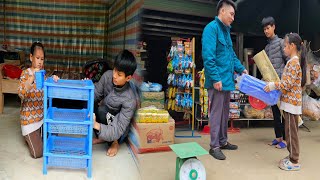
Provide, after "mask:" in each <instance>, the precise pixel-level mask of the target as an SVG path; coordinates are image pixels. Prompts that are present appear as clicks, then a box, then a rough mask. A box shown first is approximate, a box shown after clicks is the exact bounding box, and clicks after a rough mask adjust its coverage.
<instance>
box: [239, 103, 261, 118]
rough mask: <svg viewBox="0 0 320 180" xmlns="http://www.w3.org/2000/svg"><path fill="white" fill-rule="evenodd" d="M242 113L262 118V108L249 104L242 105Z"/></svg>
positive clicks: (250, 116)
mask: <svg viewBox="0 0 320 180" xmlns="http://www.w3.org/2000/svg"><path fill="white" fill-rule="evenodd" d="M243 114H244V116H245V117H246V118H252V119H264V110H257V109H254V108H253V107H251V106H250V105H246V106H244V111H243Z"/></svg>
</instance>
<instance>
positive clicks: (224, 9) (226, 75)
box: [202, 0, 247, 160]
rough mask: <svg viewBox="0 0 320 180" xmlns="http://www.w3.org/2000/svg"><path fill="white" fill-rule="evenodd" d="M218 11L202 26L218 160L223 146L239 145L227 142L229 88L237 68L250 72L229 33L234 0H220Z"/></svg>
mask: <svg viewBox="0 0 320 180" xmlns="http://www.w3.org/2000/svg"><path fill="white" fill-rule="evenodd" d="M217 13H218V16H216V17H215V20H213V21H212V22H210V23H209V24H208V25H207V26H206V27H205V28H204V30H203V34H202V58H203V63H204V72H205V88H206V89H208V94H209V100H210V103H211V104H210V136H211V142H210V151H209V153H210V154H211V155H212V156H213V157H214V158H216V159H218V160H225V159H226V156H225V155H224V154H223V153H222V151H221V149H228V150H236V149H238V146H236V145H233V144H230V143H229V142H228V136H227V131H228V119H229V102H230V91H232V90H234V89H235V84H234V72H237V73H240V74H241V73H245V74H247V70H245V68H244V66H243V65H242V64H241V62H240V60H239V59H238V58H237V57H236V54H235V52H234V50H233V46H232V41H231V37H230V28H231V26H230V25H231V23H232V22H233V21H234V15H235V4H234V3H233V2H232V1H231V0H220V1H219V2H218V5H217Z"/></svg>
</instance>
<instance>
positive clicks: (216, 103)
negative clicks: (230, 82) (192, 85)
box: [208, 88, 230, 149]
mask: <svg viewBox="0 0 320 180" xmlns="http://www.w3.org/2000/svg"><path fill="white" fill-rule="evenodd" d="M208 95H209V100H210V117H209V120H210V136H211V142H210V147H211V148H212V149H215V148H219V147H221V146H223V145H225V144H226V143H227V140H228V120H229V102H230V91H217V90H215V89H214V88H212V89H208Z"/></svg>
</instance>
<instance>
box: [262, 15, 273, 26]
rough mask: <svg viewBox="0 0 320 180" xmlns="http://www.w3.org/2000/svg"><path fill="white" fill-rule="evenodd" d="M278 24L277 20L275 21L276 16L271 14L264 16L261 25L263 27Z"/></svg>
mask: <svg viewBox="0 0 320 180" xmlns="http://www.w3.org/2000/svg"><path fill="white" fill-rule="evenodd" d="M275 24H276V22H275V20H274V18H273V17H271V16H269V17H265V18H263V19H262V21H261V26H262V27H266V26H269V25H270V26H273V25H275Z"/></svg>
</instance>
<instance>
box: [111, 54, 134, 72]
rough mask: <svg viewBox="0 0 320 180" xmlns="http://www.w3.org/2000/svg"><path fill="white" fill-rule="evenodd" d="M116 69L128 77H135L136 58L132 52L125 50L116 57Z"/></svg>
mask: <svg viewBox="0 0 320 180" xmlns="http://www.w3.org/2000/svg"><path fill="white" fill-rule="evenodd" d="M114 68H115V69H117V70H118V71H121V72H124V74H125V75H126V77H127V76H130V75H133V73H134V71H135V70H136V69H137V62H136V58H135V57H134V55H133V54H132V53H131V52H130V51H128V50H123V51H121V52H120V53H119V54H118V55H117V56H116V58H115V60H114Z"/></svg>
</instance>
